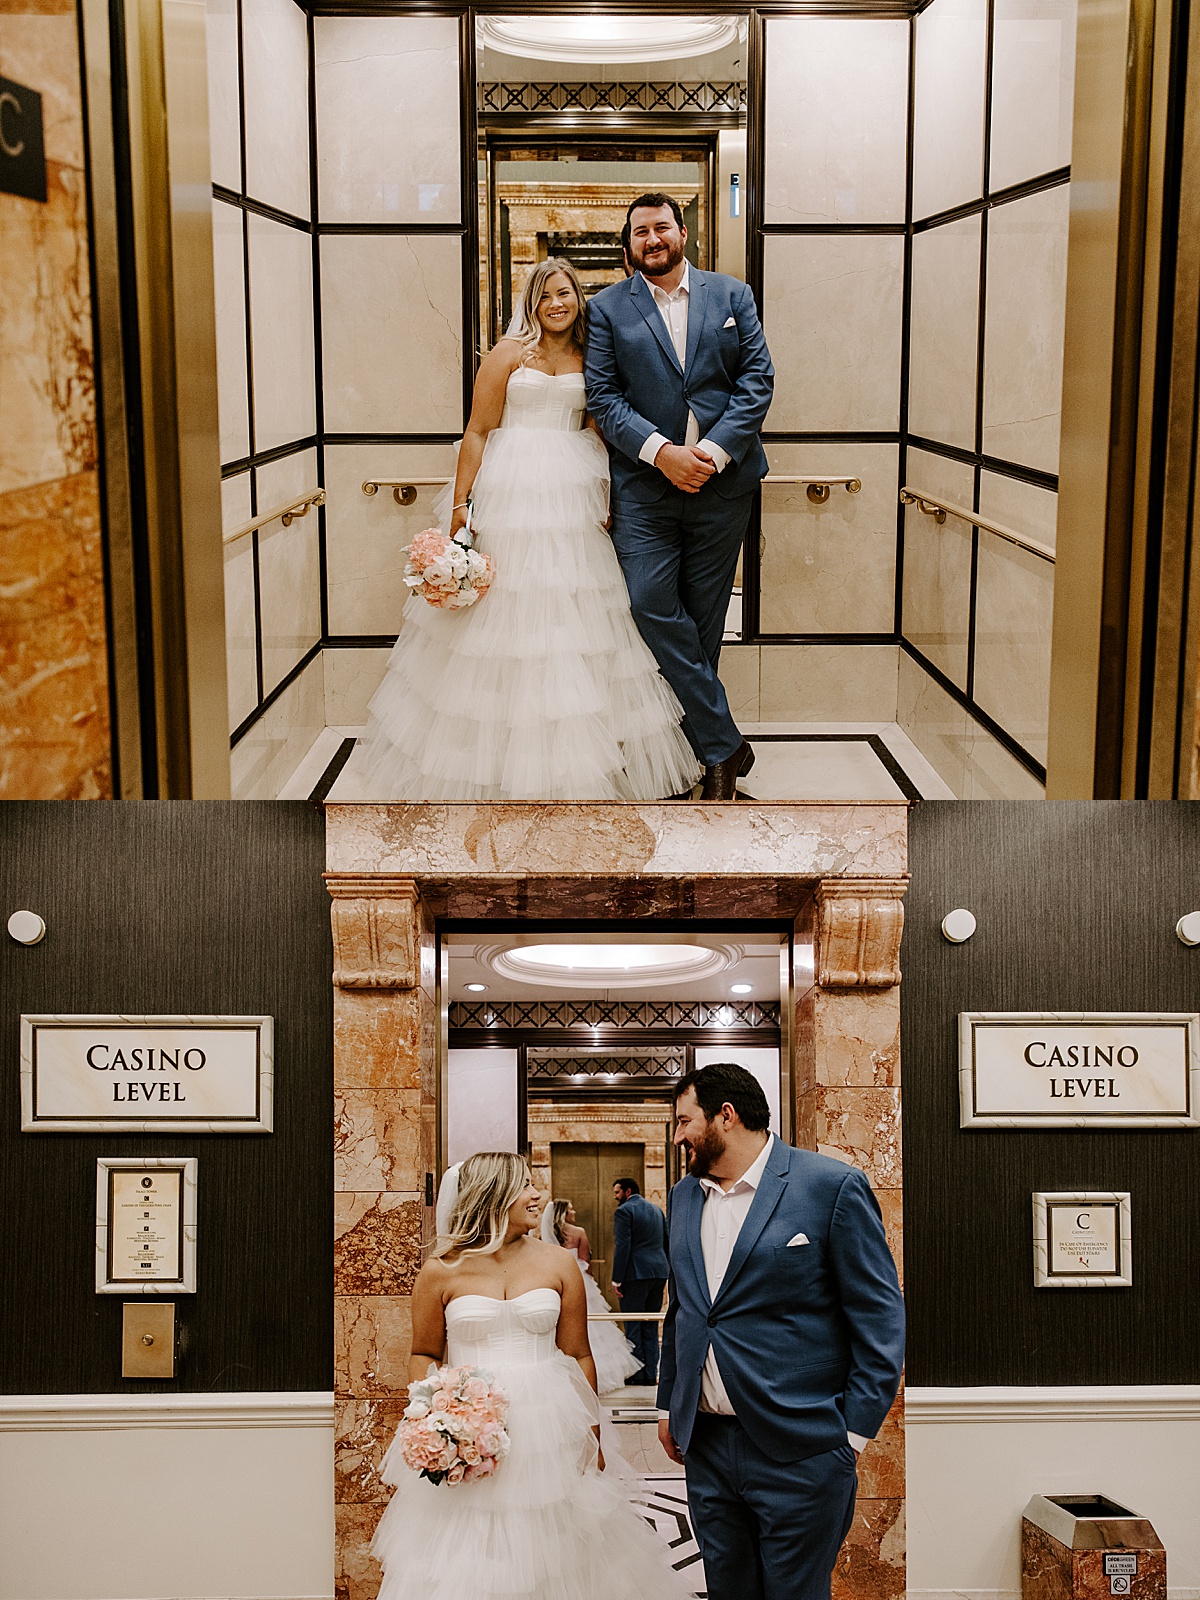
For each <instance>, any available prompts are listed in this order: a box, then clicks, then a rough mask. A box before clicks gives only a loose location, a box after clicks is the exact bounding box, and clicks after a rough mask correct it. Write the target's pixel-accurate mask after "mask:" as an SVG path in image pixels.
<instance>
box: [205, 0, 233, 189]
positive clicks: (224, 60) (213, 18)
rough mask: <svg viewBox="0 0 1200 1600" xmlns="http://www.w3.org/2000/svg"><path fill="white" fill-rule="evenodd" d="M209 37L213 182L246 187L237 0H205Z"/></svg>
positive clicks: (209, 109)
mask: <svg viewBox="0 0 1200 1600" xmlns="http://www.w3.org/2000/svg"><path fill="white" fill-rule="evenodd" d="M204 12H205V31H206V34H207V39H208V148H209V163H210V165H211V168H212V181H213V182H214V183H219V184H222V185H223V186H224V187H225V188H226V189H235V190H238V191H240V190H241V187H242V119H241V112H240V108H239V104H238V28H237V0H205V6H204Z"/></svg>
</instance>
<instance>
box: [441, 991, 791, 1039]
mask: <svg viewBox="0 0 1200 1600" xmlns="http://www.w3.org/2000/svg"><path fill="white" fill-rule="evenodd" d="M449 1023H450V1027H451V1028H452V1029H454V1030H455V1031H456V1032H459V1031H461V1032H464V1033H495V1032H514V1031H517V1030H522V1029H524V1030H530V1029H542V1030H547V1031H553V1030H558V1029H560V1028H561V1029H562V1030H563V1031H564V1032H566V1031H573V1030H576V1029H578V1030H579V1031H580V1032H581V1033H582V1032H584V1031H585V1030H587V1031H589V1032H590V1031H591V1030H594V1029H597V1028H603V1029H605V1030H606V1031H608V1030H612V1029H622V1030H627V1031H628V1032H630V1033H633V1034H636V1033H638V1032H640V1031H643V1030H648V1029H652V1028H679V1029H697V1030H703V1029H712V1030H713V1031H714V1032H725V1031H727V1030H728V1029H731V1028H737V1029H752V1030H754V1031H755V1032H760V1033H766V1034H772V1035H774V1036H775V1037H776V1038H777V1037H778V1035H779V1002H778V1001H777V1000H452V1001H451V1002H450V1016H449ZM610 1037H611V1036H610ZM565 1042H566V1041H564V1043H565Z"/></svg>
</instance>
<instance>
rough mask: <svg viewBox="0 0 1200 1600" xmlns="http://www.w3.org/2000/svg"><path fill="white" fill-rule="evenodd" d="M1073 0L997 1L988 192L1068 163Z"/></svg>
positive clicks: (1072, 92)
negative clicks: (990, 188) (990, 187)
mask: <svg viewBox="0 0 1200 1600" xmlns="http://www.w3.org/2000/svg"><path fill="white" fill-rule="evenodd" d="M1077 9H1078V8H1077V5H1076V0H996V7H995V22H994V23H993V28H994V36H993V43H992V152H991V154H992V161H991V186H992V190H993V192H994V191H995V190H997V189H1005V188H1007V187H1008V186H1009V185H1010V184H1013V183H1023V182H1025V181H1026V180H1027V179H1029V178H1036V177H1038V176H1039V175H1040V174H1041V173H1043V172H1053V171H1054V170H1055V169H1056V168H1058V167H1065V166H1068V165H1069V164H1070V160H1071V114H1072V109H1073V105H1074V98H1075V18H1076V12H1077Z"/></svg>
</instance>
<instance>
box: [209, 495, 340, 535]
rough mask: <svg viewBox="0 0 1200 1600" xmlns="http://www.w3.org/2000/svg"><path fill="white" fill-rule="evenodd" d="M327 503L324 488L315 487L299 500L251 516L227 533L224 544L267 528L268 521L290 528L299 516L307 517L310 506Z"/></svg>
mask: <svg viewBox="0 0 1200 1600" xmlns="http://www.w3.org/2000/svg"><path fill="white" fill-rule="evenodd" d="M324 504H325V491H324V489H314V490H313V491H312V492H311V493H310V494H304V495H301V496H300V498H299V499H298V500H289V501H287V502H286V503H285V504H284V505H281V506H276V507H275V509H274V511H264V512H263V514H262V515H261V516H259V517H251V519H250V521H249V522H243V523H242V525H241V527H240V528H235V529H234V530H233V532H232V533H227V534H225V536H224V538H223V539H222V540H221V543H222V544H233V542H234V540H236V539H244V538H245V537H246V535H247V534H248V533H253V532H254V530H255V529H256V528H265V527H266V525H267V523H268V522H275V521H277V520H278V521H279V522H282V523H283V525H284V527H285V528H290V527H291V525H292V523H293V522H295V520H296V518H297V517H306V516H307V515H308V508H309V506H323V505H324Z"/></svg>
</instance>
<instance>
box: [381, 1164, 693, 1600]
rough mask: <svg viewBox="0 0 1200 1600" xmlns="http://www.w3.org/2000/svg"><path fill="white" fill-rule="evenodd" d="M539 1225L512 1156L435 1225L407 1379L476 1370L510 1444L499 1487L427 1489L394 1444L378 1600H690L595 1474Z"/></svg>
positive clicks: (485, 1169) (581, 1352) (589, 1372)
mask: <svg viewBox="0 0 1200 1600" xmlns="http://www.w3.org/2000/svg"><path fill="white" fill-rule="evenodd" d="M452 1170H453V1169H452ZM447 1176H448V1177H449V1174H448V1175H447ZM442 1210H443V1207H442V1204H441V1198H440V1197H439V1212H442ZM537 1227H538V1193H537V1190H536V1189H535V1188H534V1187H533V1185H532V1183H531V1182H530V1181H529V1169H528V1168H527V1167H526V1165H525V1162H524V1161H523V1160H522V1159H521V1157H520V1156H515V1155H509V1154H507V1153H502V1154H483V1155H476V1156H471V1157H470V1158H469V1159H468V1160H467V1161H464V1162H463V1164H462V1167H461V1169H460V1170H459V1174H458V1191H457V1195H456V1196H455V1197H454V1199H453V1204H452V1207H451V1210H450V1216H449V1220H448V1222H447V1224H446V1226H445V1227H444V1228H443V1226H442V1223H441V1220H440V1218H439V1228H438V1243H437V1248H436V1251H435V1254H434V1256H433V1257H432V1258H431V1259H430V1260H429V1261H427V1262H426V1264H425V1265H424V1267H422V1269H421V1271H420V1273H419V1274H418V1276H417V1282H416V1286H415V1288H414V1291H413V1301H412V1319H413V1342H412V1350H413V1354H412V1362H411V1365H410V1378H411V1380H412V1381H417V1380H418V1379H420V1378H423V1377H424V1376H425V1375H426V1372H427V1370H428V1368H429V1366H430V1363H433V1364H435V1365H436V1364H438V1363H440V1362H442V1361H443V1360H448V1361H449V1362H450V1363H451V1364H452V1365H455V1366H458V1365H462V1364H464V1363H470V1364H472V1365H476V1366H480V1367H483V1368H485V1369H486V1370H487V1371H488V1372H490V1373H491V1375H492V1377H493V1378H494V1379H495V1381H496V1382H497V1383H498V1384H499V1385H500V1386H501V1387H502V1388H503V1389H504V1390H505V1391H506V1393H507V1395H508V1399H509V1410H508V1419H507V1423H506V1426H507V1428H508V1433H509V1437H510V1439H511V1441H512V1444H511V1449H510V1451H509V1453H508V1455H507V1456H506V1457H505V1459H504V1460H503V1461H502V1462H501V1464H500V1466H499V1468H498V1469H497V1471H496V1473H495V1475H494V1476H493V1477H490V1478H484V1479H481V1480H479V1481H477V1482H472V1483H459V1484H454V1485H449V1484H439V1485H437V1486H435V1485H434V1484H432V1483H431V1482H429V1481H428V1480H427V1479H424V1478H421V1477H418V1475H417V1474H416V1473H415V1472H413V1471H411V1470H410V1469H409V1468H407V1467H406V1466H405V1465H404V1463H403V1460H402V1458H401V1453H400V1447H399V1445H398V1444H393V1445H392V1447H391V1449H390V1450H389V1451H388V1453H387V1455H386V1456H385V1457H384V1461H383V1469H382V1470H383V1477H384V1481H385V1482H387V1483H394V1484H396V1485H397V1489H396V1493H395V1494H394V1495H393V1496H392V1499H391V1501H390V1503H389V1504H388V1506H387V1509H386V1510H385V1511H384V1513H383V1517H382V1519H381V1521H380V1523H379V1527H378V1528H377V1530H376V1533H375V1538H374V1541H373V1544H372V1551H373V1553H374V1555H375V1557H376V1558H377V1560H378V1561H379V1562H380V1563H381V1564H382V1566H383V1573H384V1575H383V1583H382V1586H381V1587H380V1590H379V1600H493V1597H495V1600H500V1597H503V1600H684V1597H685V1596H689V1595H690V1594H691V1592H692V1591H691V1589H690V1587H689V1586H688V1585H687V1583H686V1581H685V1580H684V1579H683V1578H681V1577H680V1576H679V1574H678V1573H676V1572H675V1571H674V1570H673V1569H672V1567H671V1564H670V1554H669V1551H668V1549H667V1546H666V1545H665V1544H664V1543H663V1542H662V1540H660V1539H659V1537H658V1535H657V1534H655V1533H654V1532H653V1531H652V1530H651V1529H650V1528H649V1527H648V1526H647V1524H646V1523H645V1521H643V1519H642V1518H641V1516H639V1514H638V1513H637V1511H635V1509H634V1508H633V1506H632V1505H631V1504H630V1502H629V1500H628V1499H627V1498H626V1495H625V1493H624V1491H623V1488H622V1484H621V1479H620V1478H619V1477H618V1476H617V1474H616V1473H613V1472H606V1471H603V1470H600V1469H601V1468H602V1466H603V1459H602V1457H600V1455H599V1451H598V1448H597V1439H596V1433H597V1429H598V1425H599V1407H598V1405H597V1401H596V1394H595V1367H594V1366H593V1363H592V1357H591V1354H590V1351H589V1348H588V1336H587V1311H586V1306H585V1300H584V1291H583V1279H582V1277H581V1275H580V1273H579V1269H578V1267H577V1266H576V1264H575V1261H574V1260H573V1259H572V1257H571V1256H569V1255H568V1254H567V1252H566V1251H564V1250H562V1249H560V1248H559V1247H558V1246H557V1245H551V1244H546V1243H544V1242H543V1241H542V1240H540V1239H538V1238H537V1237H536V1230H537Z"/></svg>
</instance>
